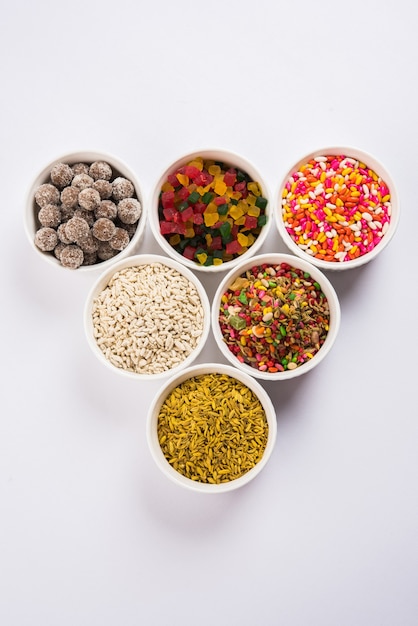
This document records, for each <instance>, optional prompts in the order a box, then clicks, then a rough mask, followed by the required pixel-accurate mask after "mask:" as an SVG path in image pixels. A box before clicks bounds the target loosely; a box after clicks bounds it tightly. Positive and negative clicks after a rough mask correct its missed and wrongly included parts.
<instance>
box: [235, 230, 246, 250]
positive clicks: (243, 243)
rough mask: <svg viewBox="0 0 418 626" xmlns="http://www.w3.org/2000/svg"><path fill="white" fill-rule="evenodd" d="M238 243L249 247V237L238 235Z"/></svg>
mask: <svg viewBox="0 0 418 626" xmlns="http://www.w3.org/2000/svg"><path fill="white" fill-rule="evenodd" d="M237 241H238V243H239V244H240V245H241V246H244V247H246V246H247V245H248V237H247V235H244V234H243V233H238V235H237Z"/></svg>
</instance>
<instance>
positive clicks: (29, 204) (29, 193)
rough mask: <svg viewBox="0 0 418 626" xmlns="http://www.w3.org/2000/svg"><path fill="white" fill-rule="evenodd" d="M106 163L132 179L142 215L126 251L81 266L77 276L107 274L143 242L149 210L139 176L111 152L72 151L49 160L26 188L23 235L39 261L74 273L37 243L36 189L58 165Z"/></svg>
mask: <svg viewBox="0 0 418 626" xmlns="http://www.w3.org/2000/svg"><path fill="white" fill-rule="evenodd" d="M99 160H101V161H107V162H108V163H109V164H110V165H111V166H112V168H115V169H116V170H117V171H118V172H120V173H121V174H122V175H123V176H125V177H126V178H129V179H130V180H131V182H132V183H133V185H134V187H135V193H136V195H137V197H138V199H139V201H140V202H141V207H142V213H141V217H140V219H139V223H138V226H137V228H136V230H135V233H134V234H133V236H132V238H131V240H130V241H129V243H128V245H127V246H126V248H124V249H123V250H121V251H120V252H118V254H116V255H115V256H114V257H112V258H111V259H108V260H107V261H101V262H100V263H95V264H94V265H82V266H80V267H78V268H77V272H79V273H83V274H94V273H96V274H97V273H99V272H102V271H104V270H105V269H106V268H108V267H111V266H112V265H113V264H114V263H116V262H118V261H119V260H121V259H123V258H125V257H127V256H129V255H130V254H132V253H134V252H135V250H136V249H137V247H138V246H139V244H140V242H141V241H142V239H143V236H144V234H145V229H146V223H147V215H148V207H147V202H146V197H145V194H144V188H143V185H142V182H141V181H140V179H139V178H138V176H137V175H136V173H135V172H134V171H133V170H132V168H131V167H130V166H129V165H128V164H127V163H126V162H125V161H124V160H122V159H120V158H119V157H117V156H114V155H113V154H111V153H109V152H103V151H101V150H92V149H89V150H73V151H71V152H65V153H61V154H60V155H58V156H56V157H55V158H53V159H50V160H49V161H48V162H47V163H46V164H45V165H44V166H43V167H42V169H40V170H38V173H37V174H35V175H34V176H33V177H32V180H31V182H30V183H29V185H28V186H27V190H26V194H25V207H24V214H23V226H24V231H25V233H26V238H27V239H28V241H29V245H30V247H31V248H32V250H34V251H35V253H36V254H37V256H38V257H41V258H43V259H44V260H45V261H46V262H47V263H49V265H51V266H54V267H56V268H59V269H62V270H66V271H72V272H73V271H74V270H72V269H71V268H68V267H64V266H63V265H61V263H60V262H59V260H58V259H57V258H56V257H55V256H54V254H52V253H49V252H43V251H42V250H40V249H39V248H38V247H37V246H36V245H35V242H34V236H35V232H36V228H35V227H36V217H35V210H36V206H35V199H34V196H35V191H36V189H37V187H39V186H40V185H41V184H43V183H44V182H47V178H48V176H49V174H50V172H51V169H52V167H53V166H54V165H56V164H57V163H68V164H70V165H71V164H74V163H79V162H85V163H88V162H91V163H92V162H94V161H99Z"/></svg>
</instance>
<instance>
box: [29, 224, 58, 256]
mask: <svg viewBox="0 0 418 626" xmlns="http://www.w3.org/2000/svg"><path fill="white" fill-rule="evenodd" d="M57 243H58V235H57V231H56V230H54V228H48V227H47V226H45V227H42V228H39V230H37V231H36V233H35V245H36V246H37V247H38V248H39V249H40V250H42V252H52V250H53V249H54V248H55V246H56V245H57Z"/></svg>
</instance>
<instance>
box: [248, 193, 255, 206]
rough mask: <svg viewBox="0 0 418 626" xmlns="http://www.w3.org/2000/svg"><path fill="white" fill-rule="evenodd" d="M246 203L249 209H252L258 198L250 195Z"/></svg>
mask: <svg viewBox="0 0 418 626" xmlns="http://www.w3.org/2000/svg"><path fill="white" fill-rule="evenodd" d="M245 201H246V203H247V205H248V207H250V206H254V205H255V203H256V202H257V198H256V196H253V195H252V194H251V195H249V196H247V197H246V198H245Z"/></svg>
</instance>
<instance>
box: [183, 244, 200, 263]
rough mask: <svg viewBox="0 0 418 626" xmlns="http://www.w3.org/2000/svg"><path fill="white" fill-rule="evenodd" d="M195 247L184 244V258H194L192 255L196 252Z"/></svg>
mask: <svg viewBox="0 0 418 626" xmlns="http://www.w3.org/2000/svg"><path fill="white" fill-rule="evenodd" d="M196 250H197V248H194V247H193V246H186V247H185V248H184V250H183V256H184V257H186V259H190V260H192V259H194V255H195V253H196Z"/></svg>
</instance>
